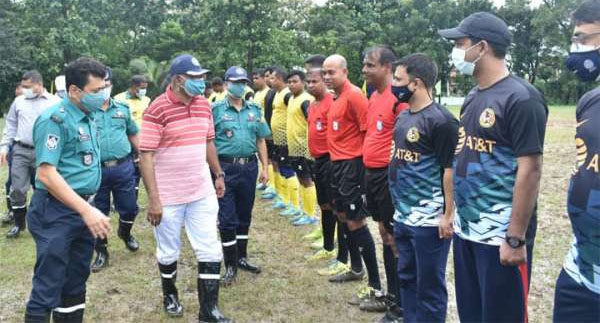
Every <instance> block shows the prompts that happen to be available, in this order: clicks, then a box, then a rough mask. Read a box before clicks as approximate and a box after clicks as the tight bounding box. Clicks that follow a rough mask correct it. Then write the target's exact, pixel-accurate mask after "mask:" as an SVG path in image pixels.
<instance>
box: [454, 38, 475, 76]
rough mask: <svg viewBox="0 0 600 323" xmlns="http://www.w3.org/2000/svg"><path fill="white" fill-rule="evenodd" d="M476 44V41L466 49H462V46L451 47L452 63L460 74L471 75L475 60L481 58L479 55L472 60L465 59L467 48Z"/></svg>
mask: <svg viewBox="0 0 600 323" xmlns="http://www.w3.org/2000/svg"><path fill="white" fill-rule="evenodd" d="M478 44H479V43H477V44H475V45H473V46H471V47H469V48H467V49H462V48H458V47H454V48H452V54H451V55H450V57H451V59H452V64H454V66H455V67H456V69H457V70H458V71H459V72H460V73H461V74H464V75H473V72H474V71H475V63H477V61H479V60H480V59H481V56H479V57H478V58H477V59H476V60H474V61H473V62H467V61H465V56H467V52H468V51H469V50H471V48H473V47H475V46H477V45H478Z"/></svg>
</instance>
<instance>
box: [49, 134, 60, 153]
mask: <svg viewBox="0 0 600 323" xmlns="http://www.w3.org/2000/svg"><path fill="white" fill-rule="evenodd" d="M59 140H60V137H59V136H57V135H53V134H48V139H46V148H48V150H55V149H56V147H58V141H59Z"/></svg>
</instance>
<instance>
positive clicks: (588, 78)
mask: <svg viewBox="0 0 600 323" xmlns="http://www.w3.org/2000/svg"><path fill="white" fill-rule="evenodd" d="M565 66H566V67H567V68H568V69H569V70H570V71H571V72H573V73H575V75H577V77H578V78H579V79H580V80H581V81H583V82H594V81H600V48H596V47H593V46H584V45H575V44H573V45H572V46H571V51H570V52H569V56H568V57H567V59H566V60H565Z"/></svg>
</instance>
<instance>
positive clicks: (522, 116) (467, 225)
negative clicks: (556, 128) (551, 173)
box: [454, 75, 548, 246]
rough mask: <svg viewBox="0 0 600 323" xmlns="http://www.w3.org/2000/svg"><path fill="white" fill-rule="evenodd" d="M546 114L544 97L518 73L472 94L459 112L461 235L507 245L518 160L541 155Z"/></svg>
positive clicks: (456, 175) (457, 171) (458, 230)
mask: <svg viewBox="0 0 600 323" xmlns="http://www.w3.org/2000/svg"><path fill="white" fill-rule="evenodd" d="M547 115H548V108H547V107H546V104H545V102H544V98H543V97H542V95H541V94H540V93H539V92H538V91H537V90H536V89H535V88H534V87H533V86H531V85H530V84H529V83H527V82H526V81H524V80H522V79H520V78H518V77H516V76H512V75H509V76H507V77H505V78H504V79H502V80H500V81H498V82H497V83H496V84H494V85H492V86H491V87H489V88H486V89H479V88H475V89H473V90H472V91H471V92H470V93H469V95H468V96H467V98H466V99H465V102H464V104H463V106H462V109H461V112H460V126H459V131H458V134H459V136H458V144H457V147H456V156H455V159H454V192H455V201H456V211H457V213H458V216H456V217H455V225H454V228H455V230H456V233H457V234H458V235H459V236H460V237H461V238H463V239H467V240H471V241H475V242H479V243H484V244H489V245H496V246H499V245H500V244H502V242H503V241H504V237H505V235H506V230H507V227H508V224H509V222H510V216H511V211H512V199H513V189H514V185H515V178H516V175H517V158H518V157H522V156H527V155H536V154H542V152H543V147H544V135H545V130H546V129H545V128H546V119H547Z"/></svg>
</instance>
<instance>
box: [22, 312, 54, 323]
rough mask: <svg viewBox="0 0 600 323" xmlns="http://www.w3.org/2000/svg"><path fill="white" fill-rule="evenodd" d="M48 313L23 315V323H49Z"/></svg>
mask: <svg viewBox="0 0 600 323" xmlns="http://www.w3.org/2000/svg"><path fill="white" fill-rule="evenodd" d="M49 322H50V313H46V314H29V313H25V323H49Z"/></svg>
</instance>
